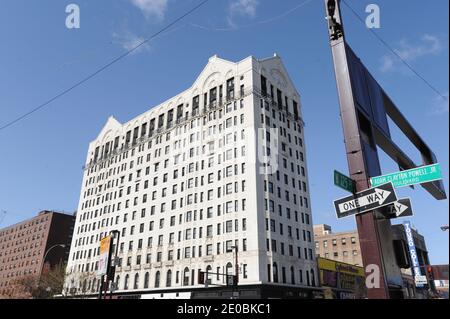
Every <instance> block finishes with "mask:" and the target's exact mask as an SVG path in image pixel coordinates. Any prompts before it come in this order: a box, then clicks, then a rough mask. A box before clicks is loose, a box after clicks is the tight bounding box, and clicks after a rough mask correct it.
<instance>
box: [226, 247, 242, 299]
mask: <svg viewBox="0 0 450 319" xmlns="http://www.w3.org/2000/svg"><path fill="white" fill-rule="evenodd" d="M230 250H233V252H234V253H235V255H234V258H235V265H234V267H235V281H233V296H232V298H234V286H236V287H237V285H238V283H239V260H238V247H237V246H231V247H230ZM227 275H228V271H227ZM238 293H239V291H238Z"/></svg>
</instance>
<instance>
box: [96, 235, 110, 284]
mask: <svg viewBox="0 0 450 319" xmlns="http://www.w3.org/2000/svg"><path fill="white" fill-rule="evenodd" d="M111 240H112V237H111V236H106V237H104V238H102V239H101V240H100V258H99V261H98V270H97V275H99V276H103V275H106V274H107V272H108V261H109V250H110V246H111Z"/></svg>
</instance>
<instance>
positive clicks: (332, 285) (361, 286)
mask: <svg viewBox="0 0 450 319" xmlns="http://www.w3.org/2000/svg"><path fill="white" fill-rule="evenodd" d="M317 268H318V270H319V280H320V286H321V287H323V288H324V294H325V298H327V299H363V298H365V297H366V295H367V292H366V288H365V279H366V274H365V272H364V268H363V267H359V266H355V265H351V264H347V263H343V262H339V261H335V260H330V259H325V258H322V257H318V258H317Z"/></svg>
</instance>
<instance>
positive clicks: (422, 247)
mask: <svg viewBox="0 0 450 319" xmlns="http://www.w3.org/2000/svg"><path fill="white" fill-rule="evenodd" d="M411 234H412V237H413V240H414V245H415V246H416V254H417V258H418V261H419V266H420V270H421V272H422V275H423V276H427V266H429V265H430V260H429V258H428V250H427V246H426V244H425V238H424V237H423V235H421V234H420V233H419V232H418V231H417V229H414V228H411ZM392 235H393V240H394V245H395V249H396V251H395V252H396V255H397V261H398V262H399V263H400V265H399V266H400V270H401V272H402V278H403V296H404V298H406V299H427V298H429V297H430V289H431V290H435V287H434V282H430V281H429V284H428V285H425V286H424V287H423V288H420V287H416V284H415V281H414V275H415V274H413V271H412V268H411V265H412V260H411V256H410V253H409V250H408V238H407V235H406V231H405V226H404V225H403V224H398V225H392ZM428 279H430V278H428Z"/></svg>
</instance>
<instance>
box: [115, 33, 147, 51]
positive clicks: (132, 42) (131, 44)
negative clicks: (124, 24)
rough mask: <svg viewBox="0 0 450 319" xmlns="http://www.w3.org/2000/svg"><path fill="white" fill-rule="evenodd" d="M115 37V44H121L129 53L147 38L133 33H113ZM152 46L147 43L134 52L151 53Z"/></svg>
mask: <svg viewBox="0 0 450 319" xmlns="http://www.w3.org/2000/svg"><path fill="white" fill-rule="evenodd" d="M113 37H114V38H115V39H116V41H115V43H116V44H119V45H120V46H121V47H122V48H124V49H125V50H127V51H129V50H131V49H133V48H135V47H136V46H138V45H139V44H140V43H142V42H143V41H145V38H143V37H139V36H137V35H135V34H133V33H131V32H125V33H124V34H118V33H113ZM149 50H150V45H149V44H148V43H145V44H143V45H141V46H140V47H139V48H137V49H136V50H135V51H133V52H132V53H133V54H136V53H140V52H144V51H149Z"/></svg>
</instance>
